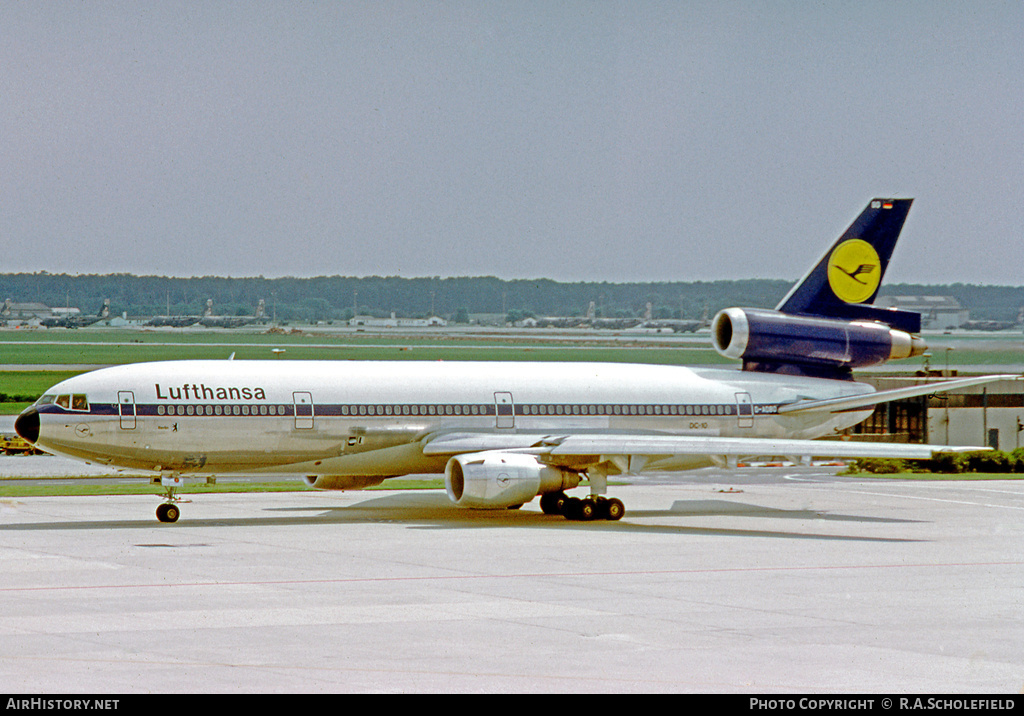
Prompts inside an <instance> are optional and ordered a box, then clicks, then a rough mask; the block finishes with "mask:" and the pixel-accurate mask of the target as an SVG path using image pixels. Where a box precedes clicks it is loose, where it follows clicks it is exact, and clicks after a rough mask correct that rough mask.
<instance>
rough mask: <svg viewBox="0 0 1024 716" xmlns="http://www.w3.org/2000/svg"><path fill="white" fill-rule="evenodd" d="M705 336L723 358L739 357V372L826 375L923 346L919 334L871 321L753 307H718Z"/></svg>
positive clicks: (917, 352)
mask: <svg viewBox="0 0 1024 716" xmlns="http://www.w3.org/2000/svg"><path fill="white" fill-rule="evenodd" d="M711 340H712V343H713V344H714V346H715V350H717V351H718V352H719V353H720V354H722V355H723V356H726V357H729V358H741V359H742V360H743V369H744V370H756V371H763V372H769V373H800V374H808V375H827V376H829V377H836V375H837V374H849V372H850V371H851V370H852V369H854V368H864V367H867V366H872V365H878V364H880V363H884V362H886V361H888V360H893V359H897V358H909V357H911V356H917V355H921V354H922V353H924V351H925V349H926V348H927V346H926V344H925V342H924V341H923V340H922V339H921V338H920V337H919V336H914V335H911V334H910V333H907V332H905V331H901V330H897V329H895V328H890V327H889V326H888V325H885V324H883V323H879V322H876V321H860V320H858V321H844V320H842V319H837V318H824V317H818V316H796V315H790V314H786V313H782V312H780V311H769V310H765V309H755V308H727V309H725V310H724V311H720V312H719V313H718V315H716V316H715V319H714V321H713V322H712V324H711Z"/></svg>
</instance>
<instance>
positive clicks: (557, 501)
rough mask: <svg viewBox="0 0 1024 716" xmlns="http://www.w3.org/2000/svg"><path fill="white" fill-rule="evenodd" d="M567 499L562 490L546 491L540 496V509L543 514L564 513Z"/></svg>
mask: <svg viewBox="0 0 1024 716" xmlns="http://www.w3.org/2000/svg"><path fill="white" fill-rule="evenodd" d="M568 500H569V498H568V497H566V496H565V493H564V492H547V493H545V494H543V495H541V496H540V510H541V512H543V513H544V514H545V515H562V514H565V505H566V503H567V502H568Z"/></svg>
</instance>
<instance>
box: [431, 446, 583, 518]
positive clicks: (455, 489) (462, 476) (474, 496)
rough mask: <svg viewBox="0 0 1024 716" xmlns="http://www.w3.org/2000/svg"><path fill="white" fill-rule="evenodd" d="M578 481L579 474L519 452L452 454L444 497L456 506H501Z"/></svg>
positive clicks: (530, 498)
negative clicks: (446, 495)
mask: <svg viewBox="0 0 1024 716" xmlns="http://www.w3.org/2000/svg"><path fill="white" fill-rule="evenodd" d="M579 484H580V476H579V473H576V472H572V471H570V470H562V469H561V468H557V467H551V466H550V465H545V464H544V463H542V462H540V461H539V460H537V458H536V457H534V456H533V455H522V454H519V453H507V452H490V451H488V452H476V453H469V454H467V455H456V456H455V457H453V458H452V459H451V460H449V461H448V464H447V465H446V466H445V468H444V487H445V490H447V492H448V499H450V500H451V501H452V502H454V503H455V504H456V505H458V506H459V507H476V508H489V509H502V508H507V507H512V506H513V505H522V504H524V503H526V502H529V501H530V500H532V499H533V498H534V497H536V496H537V495H540V494H543V493H546V492H558V491H559V490H570V489H572V488H574V487H576V486H577V485H579Z"/></svg>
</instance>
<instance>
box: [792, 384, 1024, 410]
mask: <svg viewBox="0 0 1024 716" xmlns="http://www.w3.org/2000/svg"><path fill="white" fill-rule="evenodd" d="M1000 380H1017V381H1021V380H1024V377H1022V376H1019V375H981V376H976V377H974V378H958V379H956V380H944V381H942V382H940V383H925V384H924V385H912V386H910V387H907V388H894V389H892V390H880V391H878V392H875V393H866V394H862V395H851V396H848V397H844V398H826V399H824V400H802V401H800V402H798V403H792V404H790V405H782V406H779V414H780V415H793V414H795V413H808V412H831V413H840V412H843V411H845V410H856V409H857V408H867V407H871V406H874V405H878V404H879V403H887V402H889V401H890V400H901V399H903V398H913V397H914V396H916V395H930V394H932V393H946V392H948V391H950V390H956V389H958V388H967V387H970V386H972V385H984V384H985V383H995V382H996V381H1000Z"/></svg>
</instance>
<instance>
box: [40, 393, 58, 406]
mask: <svg viewBox="0 0 1024 716" xmlns="http://www.w3.org/2000/svg"><path fill="white" fill-rule="evenodd" d="M56 397H57V396H56V395H44V396H43V397H42V398H40V399H39V400H37V401H36V405H51V404H52V403H53V399H54V398H56Z"/></svg>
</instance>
